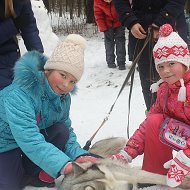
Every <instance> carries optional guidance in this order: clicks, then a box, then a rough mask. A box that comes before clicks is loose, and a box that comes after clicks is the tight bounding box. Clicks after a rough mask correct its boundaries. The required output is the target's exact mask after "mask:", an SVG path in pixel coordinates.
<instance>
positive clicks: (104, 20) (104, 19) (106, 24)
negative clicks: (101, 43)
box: [94, 0, 121, 32]
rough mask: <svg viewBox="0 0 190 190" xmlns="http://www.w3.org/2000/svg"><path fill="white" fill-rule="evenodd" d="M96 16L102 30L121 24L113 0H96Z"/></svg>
mask: <svg viewBox="0 0 190 190" xmlns="http://www.w3.org/2000/svg"><path fill="white" fill-rule="evenodd" d="M94 16H95V19H96V23H97V25H98V28H99V30H100V32H104V31H106V30H107V29H108V28H110V27H113V28H117V27H119V26H121V23H120V22H119V18H118V15H117V13H116V10H115V7H114V4H113V2H112V1H111V2H110V3H107V2H105V1H104V0H94Z"/></svg>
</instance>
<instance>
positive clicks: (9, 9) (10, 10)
mask: <svg viewBox="0 0 190 190" xmlns="http://www.w3.org/2000/svg"><path fill="white" fill-rule="evenodd" d="M5 17H13V18H15V17H16V14H15V11H14V7H13V0H5Z"/></svg>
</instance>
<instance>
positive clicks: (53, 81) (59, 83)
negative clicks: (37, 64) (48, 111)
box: [46, 70, 77, 95]
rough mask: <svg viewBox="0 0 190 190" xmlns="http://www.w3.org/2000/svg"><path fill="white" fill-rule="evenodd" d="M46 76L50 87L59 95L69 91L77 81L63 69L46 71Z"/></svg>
mask: <svg viewBox="0 0 190 190" xmlns="http://www.w3.org/2000/svg"><path fill="white" fill-rule="evenodd" d="M46 76H47V80H48V82H49V85H50V86H51V88H52V89H53V90H54V92H55V93H57V94H59V95H62V94H67V93H69V92H71V91H72V90H73V88H74V86H75V84H76V82H77V79H76V78H75V77H74V76H73V75H71V74H70V73H67V72H65V71H57V70H51V71H46Z"/></svg>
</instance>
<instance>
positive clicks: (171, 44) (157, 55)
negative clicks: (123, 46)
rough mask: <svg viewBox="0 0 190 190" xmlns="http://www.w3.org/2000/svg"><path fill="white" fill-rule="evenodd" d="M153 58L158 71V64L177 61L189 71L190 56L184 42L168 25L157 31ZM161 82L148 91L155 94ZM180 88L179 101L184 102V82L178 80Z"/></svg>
mask: <svg viewBox="0 0 190 190" xmlns="http://www.w3.org/2000/svg"><path fill="white" fill-rule="evenodd" d="M153 57H154V61H155V67H156V70H157V71H158V67H157V66H158V64H160V63H164V62H168V61H177V62H180V63H181V64H183V65H185V66H186V67H187V69H189V64H190V54H189V50H188V46H187V44H186V42H185V41H184V40H183V39H182V38H181V37H180V36H179V35H178V34H177V33H176V32H174V31H173V28H172V26H171V25H170V24H164V25H163V26H161V27H160V30H159V39H158V42H157V43H156V45H155V46H154V48H153ZM162 82H163V80H162V79H161V80H159V81H158V82H157V83H154V84H152V85H151V87H150V89H151V91H152V92H156V91H157V90H158V88H159V85H160V84H161V83H162ZM180 83H181V88H180V90H179V94H178V100H179V101H185V100H186V88H185V86H184V80H183V79H180Z"/></svg>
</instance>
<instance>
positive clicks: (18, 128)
mask: <svg viewBox="0 0 190 190" xmlns="http://www.w3.org/2000/svg"><path fill="white" fill-rule="evenodd" d="M46 61H47V58H46V57H45V56H44V55H42V54H40V53H38V52H35V51H31V52H28V53H26V54H25V55H24V56H22V57H21V58H20V59H19V60H18V61H17V63H16V65H15V78H14V81H13V83H12V84H11V85H10V86H8V87H6V88H5V89H3V90H1V91H0V153H2V152H6V151H9V150H12V149H15V148H18V147H20V148H21V149H22V151H23V152H24V153H25V154H26V155H27V156H28V157H29V158H30V160H32V161H33V162H34V163H35V164H36V165H38V166H39V167H41V168H42V169H43V170H45V171H46V172H47V173H48V174H50V175H51V176H52V177H57V174H58V172H59V171H60V170H61V168H62V167H63V166H64V165H65V164H66V163H67V162H69V161H72V160H74V159H75V158H76V157H78V156H80V155H83V154H86V153H88V152H87V151H85V150H83V149H82V148H81V147H80V145H79V144H78V142H77V139H76V135H75V133H74V132H73V129H72V128H71V120H70V118H69V110H70V103H71V98H70V94H67V95H65V96H64V98H63V97H61V96H59V95H57V94H56V93H54V91H53V90H52V89H51V87H50V86H49V83H48V81H47V79H46V77H45V75H44V72H43V66H44V64H45V62H46ZM39 113H41V120H40V122H39V124H37V122H36V118H37V116H38V114H39ZM57 122H59V123H60V122H61V123H63V124H64V125H65V126H66V127H67V128H68V129H69V131H70V137H69V140H68V142H67V144H66V148H65V149H66V150H65V152H62V151H61V150H59V149H58V148H56V147H55V146H54V145H53V144H51V143H48V142H46V141H45V139H44V136H43V135H42V134H41V133H40V132H39V131H40V129H44V128H48V127H50V126H52V125H53V124H55V123H57Z"/></svg>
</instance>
